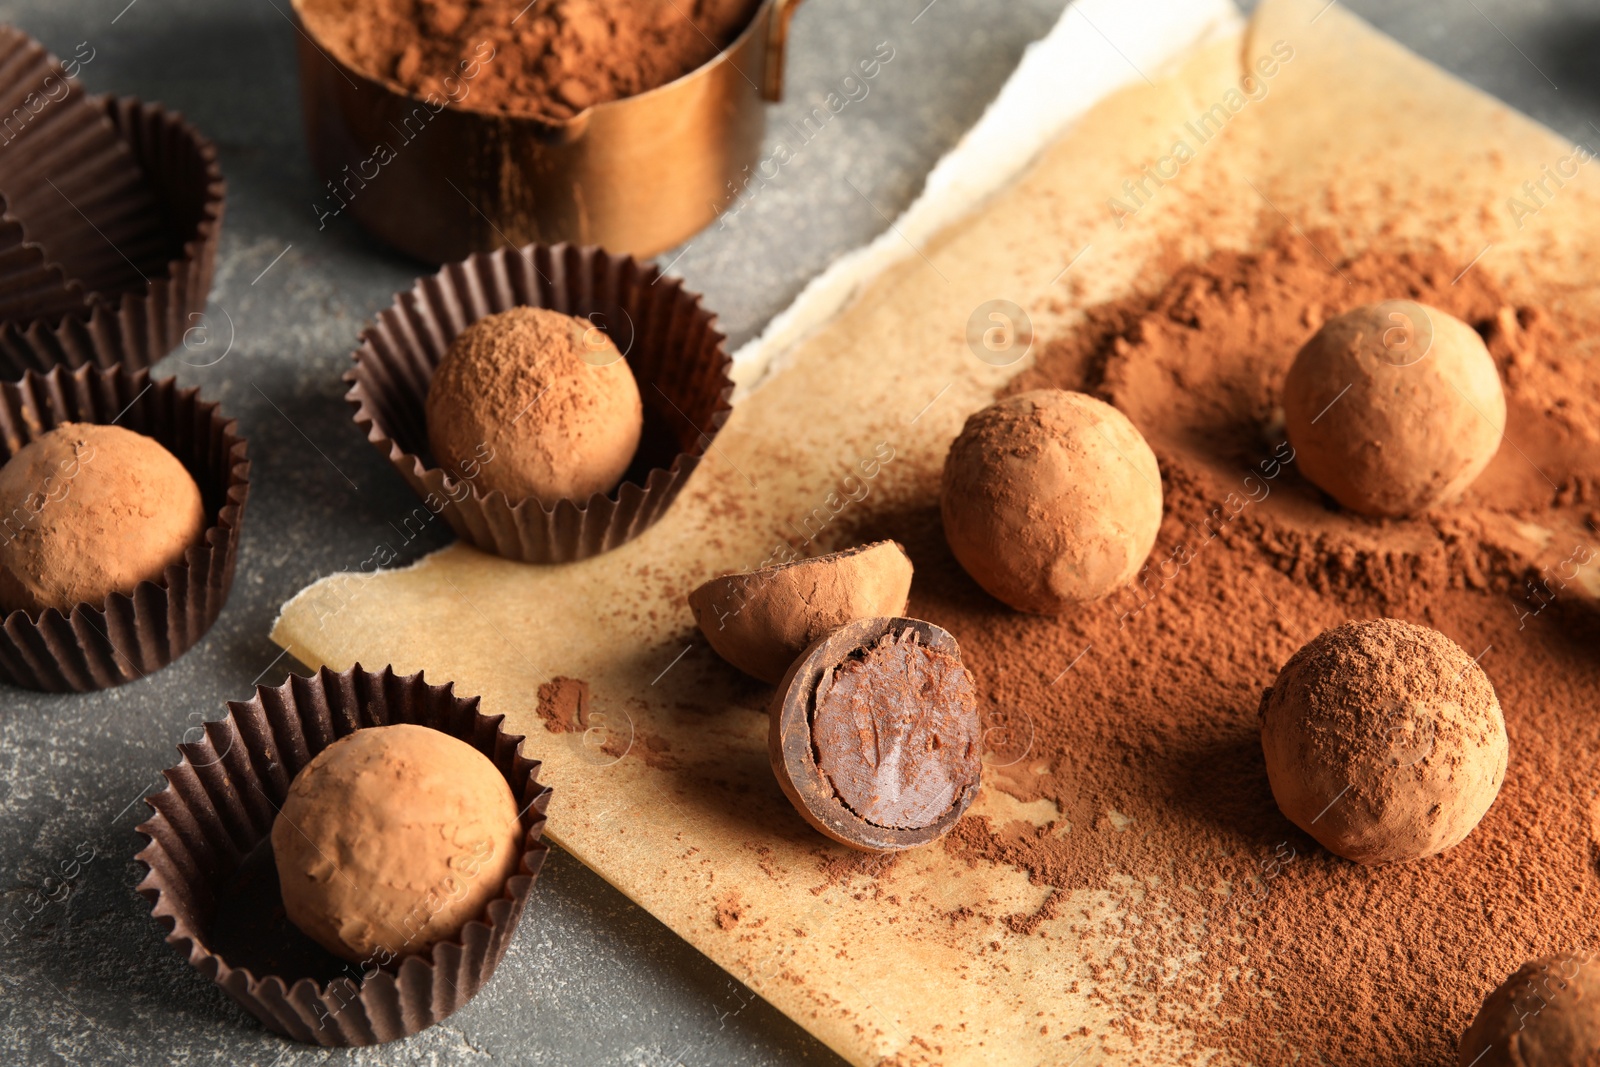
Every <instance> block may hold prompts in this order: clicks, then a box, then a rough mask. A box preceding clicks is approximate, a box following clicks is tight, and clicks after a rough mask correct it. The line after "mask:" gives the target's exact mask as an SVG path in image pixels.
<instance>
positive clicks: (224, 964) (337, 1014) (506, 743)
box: [136, 664, 550, 1046]
mask: <svg viewBox="0 0 1600 1067" xmlns="http://www.w3.org/2000/svg"><path fill="white" fill-rule="evenodd" d="M503 718H504V717H503V716H499V715H495V716H488V715H484V714H482V713H481V712H479V710H478V698H477V697H459V696H456V695H455V693H454V691H453V689H452V687H451V686H449V685H443V686H438V685H429V684H427V683H426V682H425V681H424V680H423V676H422V675H421V674H413V675H408V676H400V675H396V674H395V673H394V671H393V669H392V668H389V667H385V668H384V669H383V671H382V672H381V673H373V672H370V671H365V670H362V668H361V666H360V665H359V664H357V665H356V666H355V667H354V668H352V669H350V670H348V671H345V672H343V673H342V674H336V673H334V672H333V671H330V670H328V669H326V668H323V669H322V670H320V671H319V672H317V673H316V674H315V675H313V676H311V677H309V678H304V677H298V676H296V677H291V678H290V679H289V681H288V682H286V683H285V684H284V685H282V686H280V687H278V688H276V689H268V688H265V687H258V688H257V690H256V695H255V697H254V698H253V699H251V700H247V701H244V702H242V703H240V702H230V703H229V704H228V715H227V717H226V718H223V719H221V720H218V721H215V722H209V723H207V724H206V725H205V737H204V739H203V740H199V741H196V742H194V743H189V744H182V745H179V746H178V748H179V751H180V753H181V754H182V757H183V758H182V760H181V761H180V762H179V764H178V765H177V766H176V767H173V768H171V769H170V770H168V771H166V772H165V775H166V778H167V782H168V784H167V787H166V788H165V789H163V790H161V791H160V792H158V793H155V794H153V795H152V796H150V797H148V798H147V802H148V803H149V805H150V807H151V808H152V809H154V812H155V814H154V815H153V816H151V818H150V819H148V820H147V821H146V822H144V823H143V824H142V825H141V826H140V827H139V832H140V833H141V834H143V835H144V836H145V837H147V838H148V839H149V843H148V844H147V845H146V846H145V847H144V849H143V850H142V851H140V853H139V854H138V856H137V857H136V858H137V859H138V861H139V862H140V863H142V864H143V865H144V867H145V868H146V874H145V876H144V879H143V881H141V882H140V883H139V892H140V893H141V894H142V895H143V896H144V897H145V899H147V900H148V901H150V906H151V911H152V913H153V914H154V915H155V917H156V919H157V921H158V922H160V923H161V924H162V926H163V927H165V928H166V930H167V942H168V943H169V944H171V945H173V946H174V947H175V948H177V950H178V951H179V952H180V953H182V954H183V955H184V956H185V957H187V958H188V960H189V963H190V964H191V965H192V966H194V967H195V969H196V970H198V971H200V973H201V974H204V975H205V976H206V977H207V978H210V979H211V980H212V981H214V982H216V983H217V984H218V985H220V986H221V987H222V988H223V989H224V990H226V991H227V993H228V994H229V995H230V996H232V997H233V998H234V999H235V1000H237V1001H238V1002H239V1003H240V1004H242V1005H243V1006H244V1007H245V1008H246V1009H248V1010H249V1011H250V1013H251V1014H252V1015H254V1016H255V1017H256V1018H258V1019H260V1020H261V1022H262V1023H263V1024H265V1025H266V1026H267V1027H268V1028H269V1029H271V1030H275V1031H277V1032H278V1033H280V1034H284V1035H285V1036H287V1037H291V1038H294V1039H295V1040H297V1041H304V1042H307V1043H309V1044H317V1045H328V1046H349V1045H371V1044H377V1043H379V1042H383V1041H394V1040H396V1039H398V1038H402V1037H406V1036H408V1035H410V1034H414V1033H417V1032H418V1031H421V1030H424V1029H426V1028H427V1027H429V1026H432V1025H433V1024H434V1023H436V1022H438V1021H439V1020H441V1019H443V1018H445V1017H446V1016H448V1015H450V1014H451V1013H452V1012H454V1011H456V1010H457V1009H458V1008H460V1007H462V1006H463V1005H464V1004H466V1003H467V1001H469V1000H471V999H472V997H473V996H474V995H476V994H477V992H478V990H479V989H481V988H482V987H483V985H484V983H486V982H487V981H488V980H489V978H490V977H491V976H492V975H493V974H494V970H495V967H496V966H497V965H498V964H499V962H500V959H501V957H502V956H503V955H504V954H505V951H506V948H507V946H508V945H509V944H510V943H511V938H512V935H513V934H514V932H515V930H516V926H517V921H518V919H519V918H521V916H522V911H523V908H524V907H525V906H526V905H527V902H528V896H529V894H530V893H532V891H533V883H534V880H535V879H536V878H537V877H538V875H539V870H540V868H541V867H542V866H543V864H544V859H545V856H546V854H547V853H548V851H549V847H548V846H547V845H545V844H544V843H543V842H542V841H541V840H540V835H541V834H542V833H543V831H544V823H545V808H546V807H547V805H548V804H549V802H550V790H549V788H548V787H546V786H543V785H541V784H540V783H539V778H538V774H539V766H540V765H539V762H538V761H537V760H530V759H526V758H524V757H523V756H522V754H521V751H520V748H521V742H522V738H521V737H519V736H517V735H515V734H509V733H507V732H506V731H505V729H504V727H503ZM391 723H416V724H419V725H422V726H428V727H432V728H433V729H436V730H441V731H443V732H444V733H447V734H449V735H450V736H452V737H456V738H459V739H460V740H462V741H465V742H467V743H468V744H470V745H472V746H473V747H474V748H476V749H477V750H478V751H479V752H482V753H483V754H484V755H485V756H487V757H489V759H491V760H492V761H493V762H494V765H495V767H496V768H498V769H499V771H500V773H501V774H503V775H505V778H506V781H507V782H508V783H510V785H511V792H512V794H513V795H514V796H515V797H517V798H518V799H517V804H518V808H519V810H520V812H521V819H522V826H523V830H524V833H525V836H524V839H523V842H524V850H523V856H522V862H521V863H520V865H519V866H518V867H517V871H516V873H515V874H513V875H512V876H511V878H509V879H508V880H507V882H506V885H505V888H504V889H503V890H502V892H501V895H500V896H499V897H498V898H496V899H495V900H493V901H491V902H490V903H489V905H488V907H487V908H486V909H485V912H484V914H483V915H481V916H480V917H479V918H477V919H474V920H473V921H471V922H469V923H468V924H467V925H466V927H465V928H464V929H463V930H462V931H461V933H460V934H459V935H458V936H457V937H455V938H453V939H450V940H446V941H440V942H438V943H436V944H435V945H434V946H433V947H432V948H431V949H430V950H429V952H428V953H426V954H418V955H413V956H407V957H404V958H403V959H401V960H399V961H397V962H396V963H394V964H391V965H390V966H388V967H385V968H377V967H372V968H369V969H367V970H366V971H365V972H362V971H361V970H359V969H358V968H356V967H355V966H354V965H352V964H347V963H345V962H344V961H342V960H338V959H336V958H335V957H334V956H332V955H331V954H329V953H327V952H326V951H324V950H323V949H321V948H320V947H319V946H317V945H316V944H315V942H312V941H311V940H310V939H309V938H308V937H306V935H305V934H303V933H301V932H300V931H299V930H298V929H296V928H295V927H294V926H293V924H291V923H290V922H289V920H288V919H287V917H285V916H284V914H283V906H282V898H281V896H279V894H278V887H277V874H276V867H275V864H274V861H273V859H272V848H271V834H272V823H273V819H274V817H275V816H276V815H277V812H278V809H279V808H280V807H281V806H282V804H283V802H284V799H285V798H286V797H287V796H288V792H289V784H290V782H292V781H293V780H294V776H295V775H296V774H297V773H298V772H299V771H300V769H301V768H302V767H304V766H305V765H306V764H307V763H309V762H310V761H311V759H312V757H314V756H315V755H316V754H317V753H319V752H321V751H322V750H323V749H325V748H327V747H328V746H329V745H331V744H332V743H333V742H334V741H337V740H338V739H339V738H341V737H344V736H346V735H347V734H350V733H353V732H354V731H356V730H358V729H362V728H364V727H369V726H385V725H389V724H391Z"/></svg>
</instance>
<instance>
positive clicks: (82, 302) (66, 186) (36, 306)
mask: <svg viewBox="0 0 1600 1067" xmlns="http://www.w3.org/2000/svg"><path fill="white" fill-rule="evenodd" d="M91 57H92V53H91ZM0 198H3V202H4V210H5V216H6V218H7V220H8V221H11V222H15V223H16V224H17V226H18V229H19V231H20V234H21V237H22V241H23V244H22V249H23V250H24V251H25V252H26V253H27V254H26V255H23V256H18V255H16V251H17V246H16V245H15V244H14V243H11V241H10V240H9V238H10V235H9V234H8V235H7V238H8V240H7V247H6V251H7V253H8V254H7V255H6V256H5V257H4V258H3V259H0V320H4V321H11V320H14V319H18V318H23V319H31V318H37V317H43V316H47V315H54V314H59V313H63V312H68V311H73V312H81V313H87V311H88V298H89V295H90V294H91V293H95V292H105V293H116V292H122V291H124V290H127V289H132V288H134V287H136V286H137V285H138V284H139V283H140V282H141V281H142V280H143V279H142V273H141V267H140V266H139V264H144V267H143V270H150V269H153V268H154V267H157V266H160V265H163V264H164V263H165V256H164V254H163V253H164V251H165V250H166V248H167V246H168V244H169V242H167V241H166V239H165V227H164V226H163V225H162V221H161V215H160V212H159V210H158V208H157V203H156V198H155V194H154V193H153V191H152V190H151V189H150V187H149V185H148V184H147V183H146V182H145V180H144V176H143V175H142V174H141V173H140V170H139V165H138V163H137V162H136V161H135V160H134V157H133V153H132V152H131V151H130V150H129V148H128V145H127V143H126V142H125V141H124V140H123V139H122V138H121V137H120V136H119V135H118V133H117V129H116V127H114V126H113V125H112V124H111V123H110V122H109V121H108V120H107V119H106V114H105V111H104V110H103V109H101V108H100V107H98V106H97V105H96V103H95V101H93V100H92V99H90V98H89V97H88V96H87V95H86V94H85V93H84V91H83V89H82V87H81V86H79V85H78V83H77V82H76V81H74V80H72V78H71V77H70V76H69V75H68V73H67V72H66V70H65V69H64V68H63V65H62V64H61V63H60V62H59V61H58V60H57V59H56V58H55V57H54V56H52V55H51V54H50V53H49V52H48V51H46V50H45V48H44V46H43V45H41V44H39V42H37V41H35V40H34V39H33V38H31V37H29V36H28V35H27V34H26V33H23V32H22V31H21V30H19V29H16V28H14V27H11V26H0ZM7 271H9V272H14V273H8V272H7Z"/></svg>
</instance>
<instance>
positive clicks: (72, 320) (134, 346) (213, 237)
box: [0, 97, 224, 378]
mask: <svg viewBox="0 0 1600 1067" xmlns="http://www.w3.org/2000/svg"><path fill="white" fill-rule="evenodd" d="M86 103H87V104H88V106H89V107H90V108H91V109H92V110H93V111H94V112H95V114H96V116H97V120H98V121H99V122H100V123H101V125H103V126H107V127H109V128H110V129H111V130H112V131H113V132H114V133H115V135H116V138H117V140H118V143H119V144H121V145H123V146H124V156H125V157H126V159H125V162H124V166H131V167H132V178H133V184H132V185H131V186H130V185H129V184H128V180H127V179H128V175H127V174H126V173H124V172H123V171H120V170H117V169H115V167H114V166H113V164H114V162H115V161H107V160H104V159H96V160H93V161H78V163H77V164H76V166H77V168H78V169H69V170H68V171H66V172H65V173H66V174H68V175H69V176H70V177H68V178H67V179H66V180H67V181H68V183H69V184H70V183H71V182H73V181H80V180H85V179H87V180H88V181H89V183H90V185H91V186H92V187H95V188H103V189H106V190H112V191H115V190H123V193H122V194H121V195H120V196H119V197H111V196H110V195H109V193H108V194H106V196H104V197H102V199H103V200H106V201H107V202H104V203H102V204H101V205H100V206H99V207H98V208H97V211H99V212H100V213H101V214H102V217H105V218H106V219H107V220H108V221H107V225H108V226H111V228H112V231H114V233H113V234H112V235H113V236H114V241H112V242H105V241H102V247H101V249H100V251H102V252H103V251H104V250H105V249H109V250H110V255H112V256H115V258H116V264H114V265H112V266H120V267H121V268H122V269H124V270H131V271H132V272H134V274H135V275H136V277H135V278H133V280H132V285H131V287H129V286H128V285H121V284H116V279H115V277H114V275H115V272H114V271H112V270H111V269H110V267H107V268H106V269H104V270H90V269H87V268H86V269H85V270H83V271H81V272H80V273H82V274H84V275H85V277H84V278H82V279H76V278H71V277H69V278H68V279H67V280H68V283H69V285H70V286H73V287H76V288H77V289H81V290H82V292H83V299H82V301H80V304H81V306H72V305H71V300H72V299H73V297H72V296H71V294H68V296H66V297H62V296H61V295H60V294H59V293H56V294H54V295H52V294H51V292H50V290H49V288H48V284H49V279H50V278H51V277H55V276H57V275H58V274H59V271H60V263H59V259H58V255H57V251H56V249H57V247H58V246H60V245H61V244H62V238H61V237H60V236H59V235H57V234H55V233H52V232H42V231H40V230H39V228H38V227H37V226H35V225H33V224H32V223H31V222H30V220H29V219H27V218H21V219H18V218H14V217H12V216H11V214H10V205H9V204H8V205H7V214H6V215H5V216H4V217H0V308H10V309H11V311H12V313H11V314H8V315H6V316H0V317H3V318H4V319H5V321H3V322H0V376H4V377H6V378H16V377H19V376H20V375H21V374H22V373H23V372H24V371H27V370H36V371H45V370H48V369H49V368H51V367H54V366H58V365H65V366H69V367H77V366H83V365H86V364H93V365H96V366H101V367H110V366H114V365H117V364H122V365H123V366H127V367H134V368H139V367H148V366H150V365H151V364H153V363H155V362H156V361H157V360H159V359H161V358H162V357H163V356H165V355H167V353H169V352H171V351H172V350H173V349H175V348H177V347H178V346H179V345H180V344H181V343H183V339H184V335H185V333H186V332H187V331H189V330H191V329H195V328H197V327H203V326H204V325H206V323H205V319H204V317H203V316H204V312H205V307H206V299H207V297H208V295H209V293H210V291H211V276H212V271H213V269H214V267H215V263H216V251H217V239H218V235H219V233H220V231H221V226H222V211H223V193H224V186H223V181H222V172H221V169H220V168H219V167H218V166H217V154H216V149H215V148H214V147H213V146H212V145H211V143H210V142H209V141H207V140H206V139H205V138H204V137H202V136H201V135H200V134H199V133H198V132H197V131H196V130H195V129H194V127H193V126H191V125H189V123H188V122H186V121H184V119H183V116H181V115H179V114H178V113H176V112H173V111H168V110H166V109H164V108H162V107H161V106H160V105H157V104H145V103H141V102H140V101H138V100H136V99H133V98H131V97H117V98H112V97H94V98H89V99H88V100H87V101H86ZM49 114H51V108H49V107H47V108H45V109H44V110H43V111H42V112H41V121H43V118H44V117H45V116H47V115H49ZM50 132H51V130H49V129H40V130H39V131H38V133H37V136H39V137H41V138H42V137H43V135H45V134H48V133H50ZM12 147H13V148H17V147H20V141H19V144H18V145H13V146H12ZM39 147H41V148H42V147H48V146H46V145H43V144H42V143H41V145H40V146H39ZM69 147H70V146H69ZM33 150H34V148H33V147H30V148H29V151H30V152H31V151H33ZM4 153H5V148H4V147H3V146H0V155H4ZM68 162H69V163H71V162H72V161H71V160H70V159H69V160H68ZM52 180H54V179H52ZM56 183H57V184H58V185H60V184H61V182H60V181H57V182H56ZM43 187H44V188H45V189H47V190H48V189H49V186H48V184H45V185H43ZM63 188H65V186H63ZM74 214H76V212H74ZM8 223H9V224H15V225H16V226H17V229H16V230H14V231H11V236H10V240H9V242H8V237H7V232H8V231H7V229H6V224H8ZM19 237H20V238H21V240H19V239H18V238H19ZM98 239H99V237H98V235H97V240H98ZM86 254H87V253H86ZM13 262H14V264H15V269H14V270H13V271H12V272H11V273H7V271H6V269H5V267H6V265H7V264H11V263H13ZM41 271H42V272H43V273H41ZM52 271H54V272H55V273H54V274H53V273H52ZM29 287H32V288H31V289H30V288H29ZM97 287H98V288H97ZM29 292H33V293H34V297H35V298H36V299H37V303H30V302H29V300H30V298H29V296H28V293H29ZM63 300H65V301H66V302H67V303H66V304H65V305H64V304H63ZM17 307H21V308H22V310H21V311H17V310H16V308H17Z"/></svg>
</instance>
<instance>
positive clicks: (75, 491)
mask: <svg viewBox="0 0 1600 1067" xmlns="http://www.w3.org/2000/svg"><path fill="white" fill-rule="evenodd" d="M205 529H206V513H205V504H204V503H203V501H202V500H201V498H200V487H199V486H197V485H195V482H194V479H193V478H192V477H190V476H189V472H188V471H187V470H185V469H184V466H183V464H182V463H180V462H178V459H177V457H176V456H174V455H173V454H172V453H171V452H168V451H167V450H166V449H165V448H163V447H162V446H161V444H160V443H159V442H157V441H155V440H152V439H151V438H149V437H146V436H144V435H143V434H140V433H135V432H133V431H132V430H126V429H123V428H122V427H120V426H98V425H94V424H91V423H78V422H64V423H62V424H61V425H59V426H57V427H55V428H54V429H52V430H50V431H48V432H47V433H43V434H41V435H39V437H37V438H35V439H34V440H33V441H31V442H29V443H28V444H27V445H25V446H23V447H22V448H21V449H19V450H18V451H17V453H16V455H14V456H12V457H11V459H10V460H9V461H7V463H6V465H5V466H4V467H0V612H5V613H9V612H13V611H26V612H28V613H29V614H37V613H39V612H41V611H43V610H45V609H46V608H55V609H57V610H58V611H60V612H61V613H62V614H67V613H69V612H71V611H72V609H73V608H74V607H75V606H76V605H78V604H88V605H91V606H93V607H99V606H101V605H102V604H104V603H105V600H106V597H108V596H110V595H111V594H112V593H131V592H132V591H133V589H134V587H135V586H137V585H138V584H139V583H140V582H143V581H151V582H156V581H160V580H161V576H162V574H163V572H165V571H166V569H167V568H168V567H170V566H172V565H173V564H177V563H182V562H183V553H184V550H185V549H187V548H188V547H189V546H190V545H193V544H195V543H197V542H198V541H199V540H200V538H201V536H202V535H203V534H204V533H205Z"/></svg>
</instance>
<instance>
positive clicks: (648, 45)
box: [300, 0, 759, 119]
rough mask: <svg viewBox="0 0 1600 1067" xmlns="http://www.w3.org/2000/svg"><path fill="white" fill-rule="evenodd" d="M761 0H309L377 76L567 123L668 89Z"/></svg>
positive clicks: (364, 68)
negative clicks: (600, 108)
mask: <svg viewBox="0 0 1600 1067" xmlns="http://www.w3.org/2000/svg"><path fill="white" fill-rule="evenodd" d="M758 6H759V0H676V2H670V3H669V2H663V0H534V2H533V3H531V4H529V3H528V2H527V0H307V2H306V3H304V4H302V5H301V8H300V10H301V14H302V15H303V17H304V19H305V22H306V25H307V27H308V28H309V29H310V30H311V32H312V34H313V35H314V36H315V37H316V38H317V39H318V41H320V42H321V43H322V44H323V45H325V46H326V47H327V48H328V49H329V50H330V51H331V52H332V53H333V54H334V55H336V56H338V57H339V58H340V59H341V60H343V61H344V62H345V63H347V64H348V65H349V66H351V67H353V68H354V69H356V70H358V71H360V72H361V73H363V74H366V75H367V76H368V77H371V78H375V79H377V80H378V81H382V82H387V83H389V84H391V85H393V86H395V87H396V88H398V89H401V90H403V91H405V92H409V93H413V94H415V95H417V96H421V97H427V96H429V95H433V96H436V97H438V98H439V99H441V100H448V101H450V102H452V103H455V104H459V105H462V106H465V107H468V108H471V109H473V110H478V111H496V112H501V113H504V114H508V115H525V116H542V117H546V118H554V119H564V118H568V117H570V116H572V115H575V114H576V113H578V112H579V111H582V110H583V109H584V108H587V107H590V106H592V105H594V104H601V103H605V102H607V101H611V100H620V99H622V98H623V97H628V96H634V95H636V94H638V93H642V92H645V91H646V90H649V89H654V88H656V87H658V86H662V85H665V84H666V83H667V82H670V81H673V80H674V79H676V78H680V77H682V76H683V75H685V74H687V73H689V72H690V71H692V70H694V69H695V68H696V67H698V66H700V65H701V64H703V63H706V62H708V61H710V60H711V59H713V58H715V57H716V55H717V53H718V52H720V51H721V50H722V49H723V48H725V47H727V46H728V45H729V44H731V43H732V42H733V40H734V38H736V37H737V36H738V35H739V33H740V31H742V30H743V29H744V28H745V26H746V25H748V24H749V22H750V19H751V17H752V16H754V14H755V11H756V8H757V7H758Z"/></svg>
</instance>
